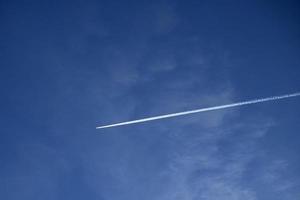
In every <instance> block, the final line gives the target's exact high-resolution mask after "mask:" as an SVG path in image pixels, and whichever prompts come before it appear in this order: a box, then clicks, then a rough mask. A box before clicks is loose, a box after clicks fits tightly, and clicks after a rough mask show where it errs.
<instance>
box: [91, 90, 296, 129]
mask: <svg viewBox="0 0 300 200" xmlns="http://www.w3.org/2000/svg"><path fill="white" fill-rule="evenodd" d="M296 96H300V92H297V93H292V94H286V95H280V96H272V97H267V98H261V99H253V100H250V101H242V102H238V103H231V104H225V105H221V106H213V107H208V108H201V109H196V110H189V111H184V112H178V113H172V114H166V115H159V116H154V117H147V118H143V119H137V120H132V121H126V122H121V123H116V124H110V125H105V126H99V127H96V129H102V128H110V127H115V126H123V125H128V124H136V123H142V122H147V121H153V120H158V119H164V118H170V117H177V116H180V115H189V114H193V113H200V112H206V111H211V110H220V109H225V108H231V107H237V106H243V105H248V104H256V103H261V102H265V101H275V100H278V99H285V98H290V97H296Z"/></svg>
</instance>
